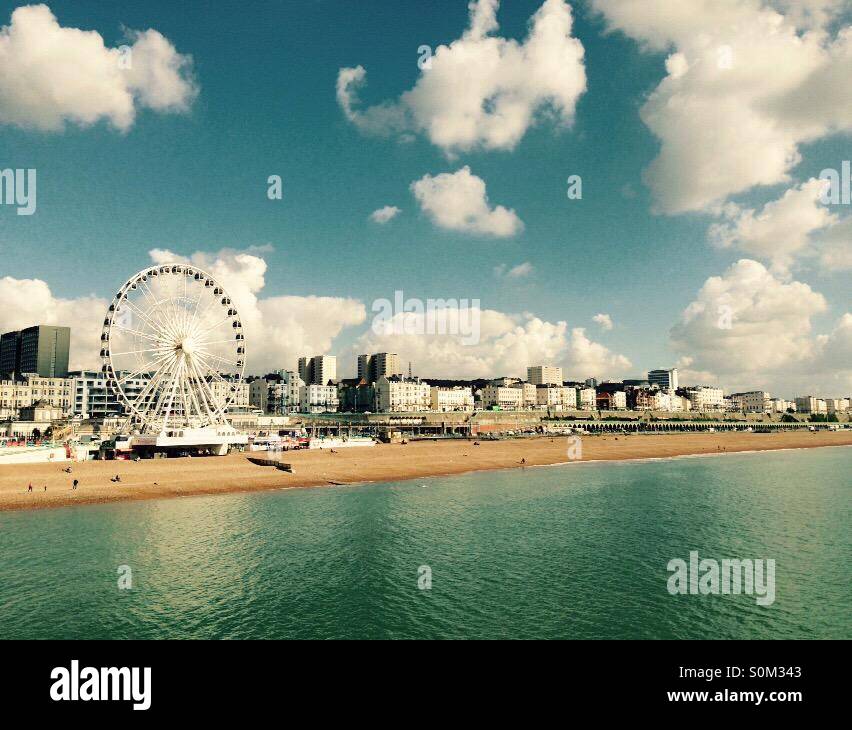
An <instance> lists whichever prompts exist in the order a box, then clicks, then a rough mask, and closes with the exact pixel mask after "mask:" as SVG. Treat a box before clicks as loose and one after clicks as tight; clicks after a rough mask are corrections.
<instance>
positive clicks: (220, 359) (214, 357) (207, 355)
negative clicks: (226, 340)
mask: <svg viewBox="0 0 852 730" xmlns="http://www.w3.org/2000/svg"><path fill="white" fill-rule="evenodd" d="M202 357H203V358H204V359H205V360H207V361H208V362H209V361H211V360H216V361H218V362H221V363H224V364H226V365H234V366H235V367H236V365H237V362H238V361H237V360H228V359H226V358H224V357H219V355H214V354H212V353H205V354H204V355H202Z"/></svg>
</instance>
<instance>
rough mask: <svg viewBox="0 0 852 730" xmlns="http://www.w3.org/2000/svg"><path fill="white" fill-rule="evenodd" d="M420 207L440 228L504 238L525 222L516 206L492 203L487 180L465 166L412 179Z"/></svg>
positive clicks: (412, 187)
mask: <svg viewBox="0 0 852 730" xmlns="http://www.w3.org/2000/svg"><path fill="white" fill-rule="evenodd" d="M411 192H412V193H414V197H415V198H416V199H417V202H418V203H419V204H420V208H421V210H422V211H423V212H424V213H426V215H428V216H429V218H431V220H432V222H433V223H434V224H435V225H437V226H440V227H441V228H447V229H449V230H453V231H462V232H463V233H471V234H480V235H486V236H495V237H498V238H505V237H508V236H514V235H516V234H518V233H520V232H521V231H522V230H523V228H524V224H523V222H522V221H521V219H520V218H518V216H517V215H516V214H515V211H514V210H509V209H507V208H504V207H503V206H502V205H498V206H495V207H491V205H490V204H489V202H488V195H487V194H486V190H485V181H483V180H482V178H480V177H477V176H476V175H474V174H472V173H471V171H470V168H469V167H467V166H465V167H463V168H461V169H460V170H458V171H456V172H454V173H448V172H445V173H441V174H440V175H436V176H435V177H432V176H431V175H424V176H423V177H422V178H420V179H419V180H416V181H415V182H413V183H411Z"/></svg>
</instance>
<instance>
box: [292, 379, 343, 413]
mask: <svg viewBox="0 0 852 730" xmlns="http://www.w3.org/2000/svg"><path fill="white" fill-rule="evenodd" d="M338 404H339V400H338V397H337V386H336V385H317V384H316V383H312V384H310V385H303V386H301V387H300V388H299V412H300V413H333V412H335V411H337V407H338Z"/></svg>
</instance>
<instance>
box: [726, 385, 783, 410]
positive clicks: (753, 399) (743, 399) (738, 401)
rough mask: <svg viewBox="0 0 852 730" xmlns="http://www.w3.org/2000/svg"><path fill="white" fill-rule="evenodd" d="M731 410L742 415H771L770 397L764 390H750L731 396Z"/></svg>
mask: <svg viewBox="0 0 852 730" xmlns="http://www.w3.org/2000/svg"><path fill="white" fill-rule="evenodd" d="M731 406H732V410H735V411H743V412H744V413H771V412H772V410H773V406H772V397H771V396H770V395H769V393H767V392H766V391H764V390H750V391H748V392H746V393H732V394H731Z"/></svg>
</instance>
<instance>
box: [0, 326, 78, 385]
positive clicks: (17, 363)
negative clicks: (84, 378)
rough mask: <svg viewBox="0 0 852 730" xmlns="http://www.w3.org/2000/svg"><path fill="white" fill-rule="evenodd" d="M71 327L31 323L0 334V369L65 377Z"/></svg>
mask: <svg viewBox="0 0 852 730" xmlns="http://www.w3.org/2000/svg"><path fill="white" fill-rule="evenodd" d="M70 350H71V328H70V327H55V326H53V325H44V324H39V325H34V326H32V327H27V328H26V329H22V330H15V331H12V332H5V333H3V334H2V335H0V373H5V374H6V376H7V377H8V376H11V375H13V374H16V375H29V374H33V375H40V376H42V377H44V378H65V377H68V357H69V352H70Z"/></svg>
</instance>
